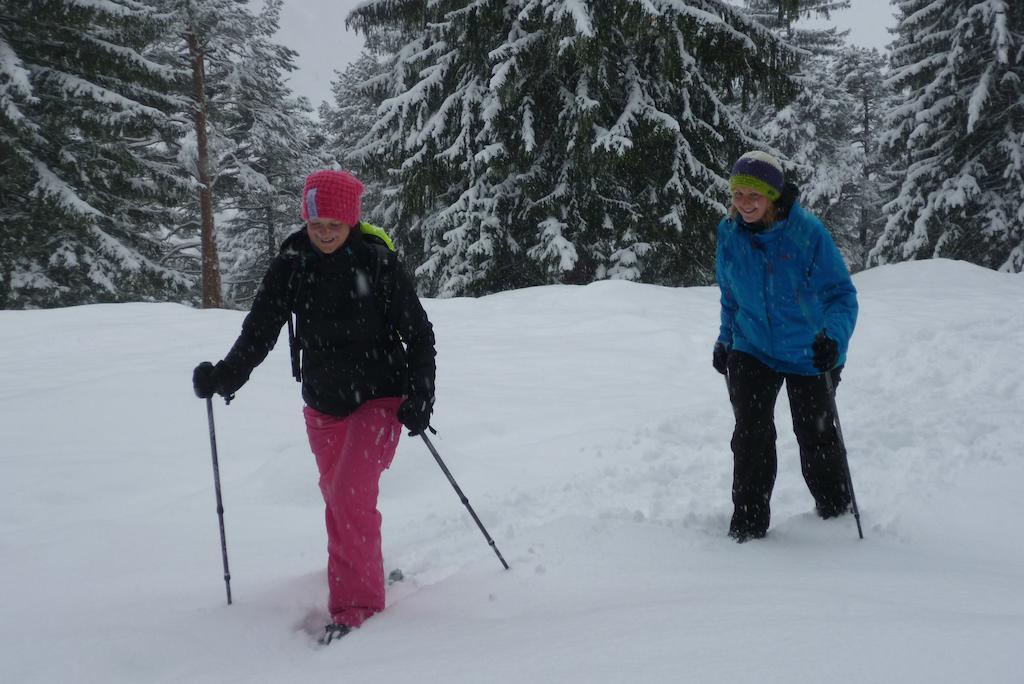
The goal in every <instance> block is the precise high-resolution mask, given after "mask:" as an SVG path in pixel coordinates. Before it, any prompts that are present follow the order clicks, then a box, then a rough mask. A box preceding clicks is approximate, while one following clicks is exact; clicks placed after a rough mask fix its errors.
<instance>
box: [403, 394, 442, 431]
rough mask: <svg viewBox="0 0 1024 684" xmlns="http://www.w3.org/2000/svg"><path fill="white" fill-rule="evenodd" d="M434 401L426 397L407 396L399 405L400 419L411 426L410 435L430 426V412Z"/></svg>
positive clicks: (406, 425) (405, 424)
mask: <svg viewBox="0 0 1024 684" xmlns="http://www.w3.org/2000/svg"><path fill="white" fill-rule="evenodd" d="M433 408H434V402H433V400H431V399H426V398H424V397H417V396H411V397H407V398H406V400H405V401H403V402H402V404H401V406H399V407H398V420H399V421H400V422H401V423H402V425H404V426H405V427H407V428H409V434H410V435H418V434H421V433H422V432H424V431H425V430H426V429H427V428H428V427H430V412H431V411H432V410H433Z"/></svg>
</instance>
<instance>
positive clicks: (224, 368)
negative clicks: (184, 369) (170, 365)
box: [192, 361, 249, 401]
mask: <svg viewBox="0 0 1024 684" xmlns="http://www.w3.org/2000/svg"><path fill="white" fill-rule="evenodd" d="M248 379H249V378H248V377H247V376H246V377H243V376H242V375H240V374H239V373H238V372H236V371H234V370H233V369H232V368H231V367H230V366H228V365H227V364H225V363H224V362H223V361H218V362H217V365H216V366H215V365H213V364H212V363H210V362H209V361H203V362H202V363H201V364H199V365H198V366H196V369H195V370H194V371H192V389H194V390H195V392H196V396H197V397H199V398H200V399H209V398H210V397H212V396H213V395H214V394H219V395H220V396H222V397H224V398H225V399H227V400H228V401H230V400H231V399H232V398H233V397H234V396H235V392H237V391H238V388H239V387H241V386H242V385H244V384H245V381H246V380H248Z"/></svg>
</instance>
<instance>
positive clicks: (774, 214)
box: [729, 200, 779, 226]
mask: <svg viewBox="0 0 1024 684" xmlns="http://www.w3.org/2000/svg"><path fill="white" fill-rule="evenodd" d="M739 215H740V214H739V212H738V211H736V205H735V204H733V203H732V202H731V201H730V202H729V218H731V219H732V220H734V221H735V220H736V217H737V216H739ZM778 215H779V211H778V208H777V207H776V206H775V202H772V201H771V200H768V208H767V209H766V210H765V212H764V216H762V217H761V220H760V221H758V223H763V224H764V225H766V226H770V225H772V224H773V223H775V219H776V218H778Z"/></svg>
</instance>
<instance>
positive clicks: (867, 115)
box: [835, 46, 895, 268]
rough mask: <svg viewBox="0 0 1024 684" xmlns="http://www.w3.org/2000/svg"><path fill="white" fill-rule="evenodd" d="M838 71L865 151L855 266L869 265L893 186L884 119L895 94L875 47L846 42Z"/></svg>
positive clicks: (854, 133)
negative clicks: (887, 164) (853, 108)
mask: <svg viewBox="0 0 1024 684" xmlns="http://www.w3.org/2000/svg"><path fill="white" fill-rule="evenodd" d="M835 68H836V74H837V76H838V77H839V79H840V83H841V86H842V88H843V89H844V90H845V91H846V92H847V93H849V94H850V95H851V96H853V99H854V100H855V101H856V103H857V108H856V116H855V123H854V125H853V128H852V129H851V131H850V132H851V134H852V136H853V138H854V139H855V140H856V141H857V145H858V146H859V148H860V150H861V151H862V152H863V155H864V165H863V169H862V173H861V178H860V181H859V189H858V191H857V198H856V199H857V201H856V203H857V205H858V207H857V210H858V211H859V214H860V216H859V219H858V231H857V236H856V246H857V249H856V251H857V259H856V261H855V263H856V266H858V267H861V268H863V267H866V266H867V265H868V252H869V251H870V249H871V246H872V245H874V243H875V241H876V240H877V239H878V237H879V235H880V234H881V231H882V227H883V225H884V217H883V214H882V204H883V196H884V193H885V192H886V188H890V187H892V179H890V178H889V177H888V176H887V174H886V169H885V162H884V159H883V156H882V147H881V138H882V133H883V130H882V120H883V116H884V113H885V112H887V111H889V110H890V109H891V108H892V106H893V98H894V97H895V94H894V93H893V92H892V90H891V88H890V87H889V84H888V83H887V82H886V80H885V71H886V70H887V68H888V60H887V59H886V57H885V56H884V55H883V54H881V53H879V52H878V50H876V49H870V50H869V49H866V48H861V47H856V46H847V47H845V48H844V49H842V50H841V51H840V52H839V54H838V55H837V57H836V67H835Z"/></svg>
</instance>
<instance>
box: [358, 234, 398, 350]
mask: <svg viewBox="0 0 1024 684" xmlns="http://www.w3.org/2000/svg"><path fill="white" fill-rule="evenodd" d="M359 232H360V233H362V234H363V237H364V238H365V242H366V243H367V244H368V245H370V246H371V247H372V248H373V252H374V256H376V257H377V258H376V260H375V263H374V268H373V288H374V294H375V295H376V297H377V301H378V302H379V305H380V313H381V317H382V318H383V319H384V325H386V326H387V327H388V328H390V330H388V334H391V332H392V331H393V330H394V325H393V324H392V322H391V292H392V290H394V286H395V283H394V269H395V263H394V253H395V243H394V242H392V241H391V238H390V237H389V236H388V234H387V233H385V232H384V229H383V228H380V227H378V226H374V225H371V224H369V223H366V222H365V221H363V222H361V223H360V224H359Z"/></svg>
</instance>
